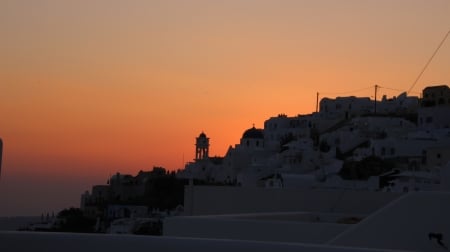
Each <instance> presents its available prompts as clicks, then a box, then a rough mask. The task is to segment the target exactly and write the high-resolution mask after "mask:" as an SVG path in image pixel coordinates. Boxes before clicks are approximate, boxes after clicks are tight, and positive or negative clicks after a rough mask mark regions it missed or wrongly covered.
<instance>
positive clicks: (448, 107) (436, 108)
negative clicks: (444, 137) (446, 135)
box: [418, 85, 450, 130]
mask: <svg viewBox="0 0 450 252" xmlns="http://www.w3.org/2000/svg"><path fill="white" fill-rule="evenodd" d="M422 95H423V98H422V102H421V108H420V109H419V112H418V124H419V127H420V128H422V129H428V130H429V129H443V128H450V116H449V115H450V88H449V87H448V86H447V85H441V86H431V87H426V88H425V89H424V90H423V93H422Z"/></svg>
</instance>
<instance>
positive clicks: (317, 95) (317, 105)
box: [316, 92, 319, 113]
mask: <svg viewBox="0 0 450 252" xmlns="http://www.w3.org/2000/svg"><path fill="white" fill-rule="evenodd" d="M317 112H319V92H317V94H316V113H317Z"/></svg>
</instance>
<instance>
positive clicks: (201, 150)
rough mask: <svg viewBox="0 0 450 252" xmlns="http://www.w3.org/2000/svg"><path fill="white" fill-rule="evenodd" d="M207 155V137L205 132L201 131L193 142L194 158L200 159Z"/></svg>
mask: <svg viewBox="0 0 450 252" xmlns="http://www.w3.org/2000/svg"><path fill="white" fill-rule="evenodd" d="M208 157H209V138H208V137H206V134H205V133H203V132H202V133H201V134H200V135H199V136H198V137H197V141H196V143H195V160H202V159H205V158H208Z"/></svg>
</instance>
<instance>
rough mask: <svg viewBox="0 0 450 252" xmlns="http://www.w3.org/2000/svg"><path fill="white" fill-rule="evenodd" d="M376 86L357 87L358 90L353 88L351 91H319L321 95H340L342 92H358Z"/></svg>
mask: <svg viewBox="0 0 450 252" xmlns="http://www.w3.org/2000/svg"><path fill="white" fill-rule="evenodd" d="M373 87H374V86H370V87H365V88H360V89H356V90H351V91H346V92H333V93H328V92H326V93H323V92H319V93H320V94H321V95H340V94H352V93H358V92H361V91H365V90H367V89H372V88H373Z"/></svg>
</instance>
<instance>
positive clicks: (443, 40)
mask: <svg viewBox="0 0 450 252" xmlns="http://www.w3.org/2000/svg"><path fill="white" fill-rule="evenodd" d="M449 34H450V29H449V30H448V32H447V34H445V36H444V38H443V39H442V40H441V42H440V43H439V45H438V47H437V48H436V50H434V52H433V54H432V55H431V57H430V59H428V61H427V63H426V64H425V66H424V67H423V68H422V71H420V73H419V75H418V76H417V78H416V80H414V82H413V84H412V85H411V87H410V88H409V90H408V92H407V93H410V92H411V90H412V89H413V88H414V86H415V85H416V84H417V82H418V81H419V79H420V77H422V74H423V73H424V72H425V70H426V69H427V68H428V65H429V64H430V63H431V61H432V60H433V58H434V56H435V55H436V54H437V52H438V51H439V49H440V48H441V47H442V45H443V44H444V42H445V40H446V39H447V37H448V35H449Z"/></svg>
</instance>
